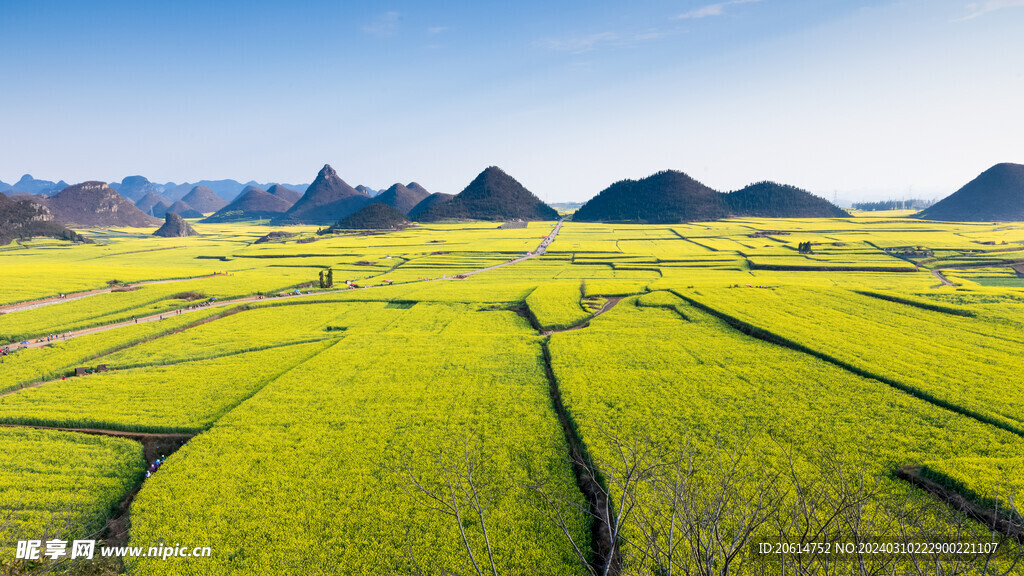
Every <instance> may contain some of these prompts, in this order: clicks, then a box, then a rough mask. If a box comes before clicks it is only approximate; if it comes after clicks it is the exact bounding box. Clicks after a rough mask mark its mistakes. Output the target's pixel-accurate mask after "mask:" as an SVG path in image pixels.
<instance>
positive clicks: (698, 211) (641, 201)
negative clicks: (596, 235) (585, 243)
mask: <svg viewBox="0 0 1024 576" xmlns="http://www.w3.org/2000/svg"><path fill="white" fill-rule="evenodd" d="M728 213H729V208H728V206H726V203H725V200H724V199H723V198H722V195H721V194H719V193H718V192H715V191H714V190H712V189H711V188H708V187H707V186H705V185H703V184H701V183H700V182H698V181H696V180H694V179H693V178H690V177H689V176H687V175H686V174H683V173H682V172H678V171H675V170H666V171H664V172H658V173H657V174H654V175H652V176H648V177H647V178H643V179H641V180H622V181H619V182H616V183H615V184H612V185H611V186H609V187H607V188H605V189H604V190H602V191H601V192H600V193H599V194H598V195H597V196H594V197H593V198H591V199H590V200H588V201H587V202H586V203H585V204H584V205H583V206H581V207H580V208H579V210H577V211H576V213H575V214H574V215H573V217H572V219H573V221H576V222H646V223H651V224H675V223H679V222H690V221H700V220H717V219H719V218H724V217H725V216H727V215H728Z"/></svg>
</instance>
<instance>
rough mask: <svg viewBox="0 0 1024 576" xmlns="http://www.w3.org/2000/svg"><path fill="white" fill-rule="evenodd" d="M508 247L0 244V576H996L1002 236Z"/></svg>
mask: <svg viewBox="0 0 1024 576" xmlns="http://www.w3.org/2000/svg"><path fill="white" fill-rule="evenodd" d="M515 224H516V225H514V226H508V225H504V226H503V225H499V224H498V223H480V222H476V223H462V224H444V223H431V224H421V225H418V226H412V227H408V228H404V229H397V230H394V231H388V232H383V233H374V234H369V235H368V234H362V233H360V232H359V231H354V232H352V233H348V234H334V235H328V236H318V235H317V234H316V232H317V230H316V228H315V227H312V226H294V227H291V228H290V232H294V233H295V234H294V235H291V236H285V235H282V236H280V237H275V238H272V239H270V240H269V241H260V242H257V240H260V239H261V238H264V237H265V236H266V235H267V231H268V229H267V228H266V227H263V226H257V225H253V224H251V223H200V222H195V223H193V226H194V227H195V229H196V231H197V232H199V236H194V237H187V238H159V237H153V236H151V235H149V234H148V231H145V230H139V229H118V230H81V231H80V232H82V233H83V234H84V235H86V236H87V237H92V238H94V239H95V240H96V243H94V244H72V243H70V242H63V241H57V240H33V241H24V242H22V243H21V244H20V245H19V246H17V247H9V248H3V249H0V269H2V270H3V275H4V282H3V286H2V287H0V347H2V350H3V352H4V354H3V355H2V356H0V362H2V363H0V445H2V446H3V449H2V450H0V563H3V564H0V565H3V566H4V568H5V569H6V568H8V567H11V570H15V569H18V570H21V569H47V570H48V569H51V568H53V569H57V570H65V571H67V570H72V569H74V566H70V565H66V564H65V565H59V566H58V565H50V564H47V563H46V562H44V563H42V564H41V565H40V566H27V565H25V564H17V562H18V560H16V559H14V558H13V556H14V553H15V543H16V542H17V541H18V540H26V539H41V538H42V539H45V538H50V537H54V536H55V537H58V538H61V539H64V540H72V539H75V538H84V537H97V538H100V539H101V540H104V541H106V542H109V543H124V542H127V543H128V544H130V545H132V546H143V547H148V546H150V545H153V544H154V543H158V542H180V543H182V544H183V545H202V546H210V547H211V549H212V550H213V555H212V556H211V557H210V558H203V559H201V560H200V559H189V558H169V559H167V560H158V559H154V558H130V559H126V560H125V562H124V563H123V565H122V564H117V565H116V566H114V568H112V570H114V571H124V572H126V573H129V574H151V573H155V574H211V575H212V574H217V575H222V574H238V575H242V574H246V575H248V574H283V573H331V572H332V571H335V570H337V569H338V567H344V569H343V570H342V572H343V573H345V574H380V573H410V574H416V573H422V574H432V573H473V574H497V573H501V574H533V573H541V574H580V575H587V574H590V575H593V574H602V575H603V574H667V573H685V572H686V571H687V570H695V569H696V567H697V566H698V565H699V566H713V567H716V568H715V570H716V573H717V572H718V571H720V570H721V569H723V567H724V566H725V565H727V564H728V565H729V568H728V569H727V573H735V574H747V573H751V574H754V573H758V574H759V573H763V571H760V572H759V570H761V569H762V568H763V567H764V566H765V564H764V563H763V562H764V560H763V559H762V558H760V557H759V556H758V555H757V554H756V553H754V549H753V548H752V544H753V543H755V542H758V541H767V540H769V539H771V538H774V539H778V538H779V537H780V536H779V535H780V534H783V535H785V536H786V537H787V538H790V537H791V538H794V539H796V540H795V541H799V538H801V535H807V534H811V535H814V534H817V535H824V536H825V537H827V538H829V539H833V540H835V541H845V540H851V539H861V540H863V539H864V538H867V537H868V535H871V536H872V537H874V538H877V539H884V540H888V541H917V540H921V539H933V540H934V539H944V538H949V537H951V536H950V535H951V534H957V535H959V537H960V539H962V540H963V539H966V540H972V541H977V542H999V543H1001V545H1003V548H1002V552H1000V554H999V555H993V554H989V555H985V554H980V555H976V556H973V557H971V558H969V559H968V560H967V562H968V564H969V565H970V566H972V567H975V568H976V567H978V566H981V565H983V564H984V563H985V562H989V565H991V566H997V567H999V568H1001V569H1005V570H1004V572H1005V571H1006V570H1011V571H1012V570H1013V565H1012V562H1013V560H1014V559H1017V558H1018V557H1017V556H1015V554H1019V553H1020V552H1019V544H1018V543H1017V541H1018V540H1019V538H1020V535H1019V532H1015V530H1017V528H1015V527H1019V525H1020V516H1019V511H1014V508H1013V507H1014V505H1015V502H1016V500H1015V499H1014V496H1013V495H1014V494H1016V493H1018V492H1017V491H1018V490H1020V489H1024V438H1022V436H1024V416H1022V415H1024V393H1022V392H1021V389H1020V377H1019V370H1018V368H1017V365H1018V364H1019V360H1018V359H1019V358H1020V356H1021V355H1022V353H1024V336H1022V335H1024V285H1021V284H1019V282H1020V278H1019V275H1018V270H1019V266H1020V261H1021V259H1020V258H1019V256H1020V254H1019V251H1018V250H1017V249H1014V248H1013V247H1014V246H1017V247H1019V246H1020V244H1019V243H1020V242H1024V225H1021V224H1006V223H999V224H991V225H988V224H976V223H975V224H969V225H968V224H965V225H960V224H957V223H936V222H922V221H916V220H902V219H894V218H892V217H885V218H873V217H870V216H867V217H851V218H828V219H758V218H733V219H727V220H722V221H717V222H702V223H698V224H665V225H634V224H596V223H576V222H564V223H563V222H561V221H559V222H528V223H526V222H523V223H518V222H517V223H515ZM520 224H522V225H520ZM906 247H913V251H912V253H910V252H907V251H906V250H904V249H905V248H906ZM1015 266H1016V267H1017V268H1014V267H1015ZM937 280H938V281H939V282H938V284H937V283H936V281H937ZM158 458H159V459H160V460H161V465H160V466H159V467H156V468H155V462H156V460H157V459H158ZM164 462H165V463H164ZM147 472H149V473H148V474H147ZM910 514H913V515H910ZM908 515H909V516H908ZM987 526H994V527H995V528H997V529H996V530H990V529H989V528H988V527H987ZM910 527H912V529H911V528H910ZM908 530H910V531H908ZM44 535H45V536H44ZM723 538H724V539H723ZM701 542H704V543H712V544H711V545H710V546H698V545H697V544H698V543H701ZM190 543H194V544H190ZM797 560H799V561H800V562H802V563H803V564H802V566H803V568H801V569H802V570H804V572H802V573H806V574H814V573H826V571H827V570H828V569H827V568H825V566H826V565H827V562H826V561H825V560H826V559H824V558H821V557H815V556H812V557H806V558H800V559H794V560H793V561H794V562H795V561H797ZM859 560H862V561H864V562H865V566H866V567H867V568H865V569H868V570H875V571H884V572H886V573H899V574H902V573H909V571H910V570H912V566H911V565H910V563H909V562H910V560H909V559H907V558H899V557H892V556H886V557H882V556H871V557H862V558H860V559H859ZM934 560H935V562H938V563H941V562H954V561H955V559H954V558H952V557H941V558H935V559H934ZM418 570H421V571H418ZM14 573H19V572H14ZM828 573H835V572H828Z"/></svg>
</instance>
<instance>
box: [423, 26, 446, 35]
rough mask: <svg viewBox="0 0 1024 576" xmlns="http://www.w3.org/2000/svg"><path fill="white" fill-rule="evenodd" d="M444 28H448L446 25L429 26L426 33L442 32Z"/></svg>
mask: <svg viewBox="0 0 1024 576" xmlns="http://www.w3.org/2000/svg"><path fill="white" fill-rule="evenodd" d="M445 30H448V27H447V26H431V27H430V28H427V34H430V35H431V36H434V35H436V34H440V33H441V32H444V31H445Z"/></svg>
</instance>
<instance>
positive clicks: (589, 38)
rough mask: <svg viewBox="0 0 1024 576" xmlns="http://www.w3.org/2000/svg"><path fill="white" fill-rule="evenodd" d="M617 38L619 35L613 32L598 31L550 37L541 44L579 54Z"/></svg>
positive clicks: (552, 48) (556, 49)
mask: <svg viewBox="0 0 1024 576" xmlns="http://www.w3.org/2000/svg"><path fill="white" fill-rule="evenodd" d="M618 39H619V35H618V34H616V33H615V32H598V33H596V34H588V35H586V36H571V37H568V38H550V39H548V40H545V41H543V42H542V44H543V45H544V46H545V47H547V48H550V49H551V50H555V51H556V52H572V53H573V54H579V53H582V52H590V51H591V50H594V49H596V48H597V47H598V46H600V45H602V44H608V43H611V42H615V41H617V40H618Z"/></svg>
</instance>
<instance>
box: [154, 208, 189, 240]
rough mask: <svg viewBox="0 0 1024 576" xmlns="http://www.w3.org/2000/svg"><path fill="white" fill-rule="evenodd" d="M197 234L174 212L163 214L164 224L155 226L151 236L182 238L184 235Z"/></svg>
mask: <svg viewBox="0 0 1024 576" xmlns="http://www.w3.org/2000/svg"><path fill="white" fill-rule="evenodd" d="M198 235H199V233H198V232H196V231H195V229H193V228H192V227H191V226H189V225H188V222H185V220H184V219H183V218H182V217H181V216H180V215H178V214H177V213H176V212H168V213H167V214H165V215H164V225H163V226H161V227H159V228H157V230H156V232H153V236H163V237H164V238H183V237H185V236H198Z"/></svg>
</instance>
